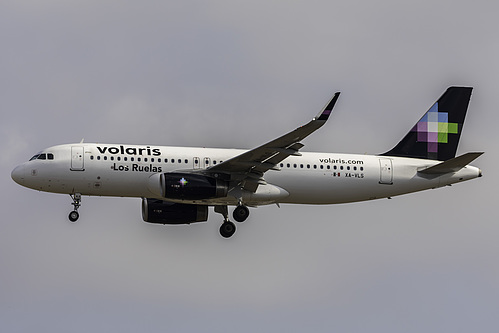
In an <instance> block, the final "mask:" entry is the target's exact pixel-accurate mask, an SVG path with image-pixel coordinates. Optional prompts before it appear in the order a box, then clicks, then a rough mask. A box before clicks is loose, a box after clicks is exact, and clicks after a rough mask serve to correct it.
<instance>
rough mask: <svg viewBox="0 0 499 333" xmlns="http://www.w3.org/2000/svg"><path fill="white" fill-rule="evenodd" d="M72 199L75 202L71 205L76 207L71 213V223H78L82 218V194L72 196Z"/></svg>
mask: <svg viewBox="0 0 499 333" xmlns="http://www.w3.org/2000/svg"><path fill="white" fill-rule="evenodd" d="M70 196H71V199H73V202H72V203H71V204H72V205H73V207H74V210H73V211H72V212H71V213H69V216H68V218H69V220H70V221H71V222H76V221H77V220H78V218H79V217H80V214H78V208H80V206H81V194H80V193H75V194H70Z"/></svg>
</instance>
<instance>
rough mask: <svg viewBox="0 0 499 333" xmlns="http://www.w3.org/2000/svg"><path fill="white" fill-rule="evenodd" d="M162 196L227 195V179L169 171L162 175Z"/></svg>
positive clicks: (214, 196)
mask: <svg viewBox="0 0 499 333" xmlns="http://www.w3.org/2000/svg"><path fill="white" fill-rule="evenodd" d="M160 184H161V191H162V193H161V194H162V196H163V197H164V198H167V199H180V200H202V199H212V198H223V197H226V196H227V192H228V191H229V186H228V184H227V182H226V181H224V180H222V179H218V178H214V177H209V176H205V175H198V174H190V173H174V172H168V173H163V174H161V177H160Z"/></svg>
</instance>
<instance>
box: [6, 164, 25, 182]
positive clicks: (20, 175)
mask: <svg viewBox="0 0 499 333" xmlns="http://www.w3.org/2000/svg"><path fill="white" fill-rule="evenodd" d="M24 169H25V167H24V164H21V165H18V166H17V167H15V168H14V170H12V173H11V174H10V176H11V177H12V180H14V181H15V182H16V183H18V184H19V185H23V183H24V177H25V171H24Z"/></svg>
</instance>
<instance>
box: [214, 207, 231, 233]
mask: <svg viewBox="0 0 499 333" xmlns="http://www.w3.org/2000/svg"><path fill="white" fill-rule="evenodd" d="M215 212H216V213H220V214H222V215H223V217H224V223H222V226H221V227H220V235H222V237H224V238H229V237H231V236H232V235H234V233H235V232H236V225H235V224H234V223H232V222H231V221H229V210H228V208H227V206H215Z"/></svg>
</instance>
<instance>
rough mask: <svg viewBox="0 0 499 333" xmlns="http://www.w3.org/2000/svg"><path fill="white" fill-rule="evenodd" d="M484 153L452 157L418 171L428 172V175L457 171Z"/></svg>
mask: <svg viewBox="0 0 499 333" xmlns="http://www.w3.org/2000/svg"><path fill="white" fill-rule="evenodd" d="M482 154H483V152H479V153H466V154H464V155H461V156H458V157H454V158H451V159H450V160H447V161H445V162H442V163H439V164H437V165H434V166H431V167H429V168H426V169H423V170H419V171H418V172H419V173H423V174H428V175H434V174H444V173H449V172H456V171H459V170H461V169H462V168H464V167H465V166H467V165H468V164H470V163H471V162H472V161H474V160H475V159H476V158H478V157H479V156H480V155H482Z"/></svg>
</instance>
